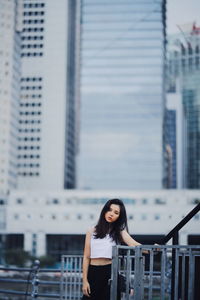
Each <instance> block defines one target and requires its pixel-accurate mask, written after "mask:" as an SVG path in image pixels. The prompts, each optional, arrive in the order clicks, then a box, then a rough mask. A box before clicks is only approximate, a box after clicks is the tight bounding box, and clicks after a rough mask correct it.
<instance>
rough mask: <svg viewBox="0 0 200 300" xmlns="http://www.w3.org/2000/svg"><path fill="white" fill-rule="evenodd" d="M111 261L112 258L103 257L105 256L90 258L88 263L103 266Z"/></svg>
mask: <svg viewBox="0 0 200 300" xmlns="http://www.w3.org/2000/svg"><path fill="white" fill-rule="evenodd" d="M111 263H112V259H110V258H105V257H99V258H91V259H90V265H92V266H104V265H110V264H111Z"/></svg>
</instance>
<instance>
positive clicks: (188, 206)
mask: <svg viewBox="0 0 200 300" xmlns="http://www.w3.org/2000/svg"><path fill="white" fill-rule="evenodd" d="M116 197H117V198H120V199H122V200H123V202H124V203H125V206H126V210H127V217H128V225H129V232H130V234H131V235H132V236H133V237H134V238H135V239H136V240H139V241H140V242H142V243H144V244H149V243H155V242H157V243H158V242H159V241H160V240H161V238H162V237H163V236H164V235H166V234H167V233H168V232H169V231H170V230H171V229H172V228H173V227H174V226H175V225H177V223H178V222H180V221H181V220H182V219H183V218H184V217H185V216H186V215H187V214H188V213H189V212H190V211H191V210H192V209H193V208H194V206H195V205H196V204H198V203H199V201H200V197H199V190H195V191H190V190H181V191H180V190H173V191H169V190H157V191H156V190H154V191H146V192H145V191H125V190H123V191H118V190H115V191H109V190H107V191H103V190H101V191H97V190H96V191H80V190H65V191H64V190H63V191H22V190H21V191H13V192H11V194H10V195H9V196H7V199H5V200H6V202H7V203H8V205H7V206H6V230H5V232H4V234H1V235H0V238H2V237H3V238H4V241H5V248H7V249H12V248H15V249H16V248H23V249H24V250H26V251H29V252H30V253H32V254H33V255H36V256H41V255H45V254H48V255H52V256H55V257H56V258H57V259H58V261H60V255H61V253H65V254H82V253H83V247H84V239H85V233H86V231H87V230H88V229H89V228H91V227H92V226H94V225H96V223H97V221H98V218H99V214H100V211H101V209H102V207H103V205H104V204H105V203H106V201H107V200H108V199H112V198H116ZM1 207H2V205H1ZM199 223H200V213H198V214H197V215H196V216H195V217H194V218H193V219H192V220H191V221H190V222H189V223H188V224H187V225H186V226H185V227H184V228H183V229H182V230H181V231H180V244H184V245H186V244H195V243H196V244H198V243H199V241H200V235H199Z"/></svg>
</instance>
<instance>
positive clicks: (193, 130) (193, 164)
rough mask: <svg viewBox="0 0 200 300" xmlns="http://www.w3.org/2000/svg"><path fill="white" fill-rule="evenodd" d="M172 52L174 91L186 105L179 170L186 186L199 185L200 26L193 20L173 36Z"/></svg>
mask: <svg viewBox="0 0 200 300" xmlns="http://www.w3.org/2000/svg"><path fill="white" fill-rule="evenodd" d="M168 56H169V59H168V61H169V86H170V87H171V93H174V94H175V93H177V94H180V95H181V102H182V103H181V105H182V107H183V112H182V115H183V118H182V119H183V122H182V124H179V126H182V128H181V130H182V132H183V133H184V134H183V138H182V139H181V147H182V149H183V151H182V153H183V155H181V159H182V162H181V168H178V169H177V172H176V173H177V174H179V173H181V174H183V176H184V177H183V181H182V187H185V188H191V189H195V188H199V187H200V175H199V174H200V167H199V166H200V153H199V150H198V149H199V146H200V140H199V135H200V130H199V123H200V113H199V111H200V90H199V82H200V28H198V27H197V26H196V25H195V24H193V25H191V26H187V28H184V30H182V31H181V33H180V34H178V35H175V36H172V37H171V38H170V43H169V51H168ZM177 83H179V85H177ZM176 156H177V158H178V156H179V153H177V155H176ZM179 160H180V158H179Z"/></svg>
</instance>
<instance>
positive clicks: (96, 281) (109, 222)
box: [82, 199, 141, 300]
mask: <svg viewBox="0 0 200 300" xmlns="http://www.w3.org/2000/svg"><path fill="white" fill-rule="evenodd" d="M122 242H123V243H125V244H126V245H128V246H138V245H141V244H140V243H138V242H136V241H135V240H134V239H133V238H132V237H131V236H130V235H129V233H128V226H127V216H126V209H125V206H124V204H123V202H122V201H121V200H119V199H111V200H109V201H107V202H106V204H105V205H104V207H103V209H102V211H101V214H100V217H99V221H98V223H97V225H96V226H95V227H94V228H91V229H90V230H89V231H88V232H87V234H86V239H85V248H84V255H83V288H82V291H83V297H82V300H87V299H90V300H110V285H109V279H110V278H111V263H112V246H114V245H117V244H120V243H122ZM118 299H120V295H118Z"/></svg>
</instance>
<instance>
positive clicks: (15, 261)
mask: <svg viewBox="0 0 200 300" xmlns="http://www.w3.org/2000/svg"><path fill="white" fill-rule="evenodd" d="M31 260H32V257H31V255H30V254H29V253H28V252H27V251H24V250H23V249H8V250H6V252H5V262H6V264H8V265H15V266H18V267H24V266H26V265H27V263H28V262H29V261H31Z"/></svg>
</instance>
